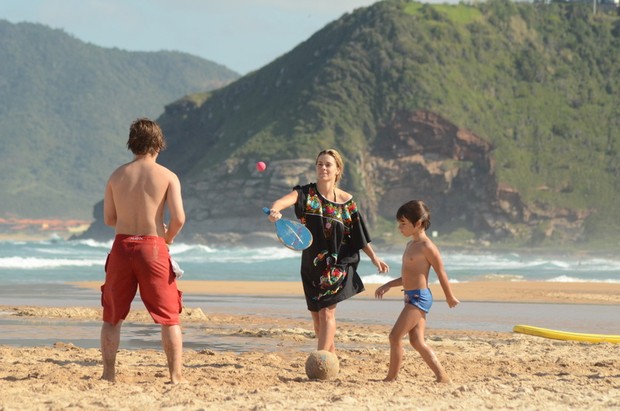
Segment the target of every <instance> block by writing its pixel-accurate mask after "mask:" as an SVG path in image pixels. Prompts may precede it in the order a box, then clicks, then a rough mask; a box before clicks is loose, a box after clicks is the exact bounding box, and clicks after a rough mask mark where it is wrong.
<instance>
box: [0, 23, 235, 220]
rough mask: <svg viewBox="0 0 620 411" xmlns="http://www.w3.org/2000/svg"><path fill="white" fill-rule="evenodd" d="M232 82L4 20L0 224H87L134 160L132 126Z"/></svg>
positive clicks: (202, 69)
mask: <svg viewBox="0 0 620 411" xmlns="http://www.w3.org/2000/svg"><path fill="white" fill-rule="evenodd" d="M236 78H238V75H237V74H236V73H234V72H232V71H231V70H229V69H227V68H225V67H223V66H221V65H218V64H215V63H213V62H209V61H206V60H204V59H201V58H198V57H194V56H191V55H188V54H183V53H178V52H167V51H166V52H164V51H162V52H156V53H151V52H149V53H147V52H128V51H123V50H119V49H106V48H101V47H98V46H95V45H92V44H87V43H84V42H82V41H80V40H78V39H76V38H74V37H72V36H71V35H68V34H67V33H65V32H63V31H62V30H54V29H51V28H49V27H46V26H43V25H38V24H30V23H19V24H12V23H9V22H7V21H3V20H0V192H2V197H3V199H2V201H1V202H0V216H17V217H46V218H51V217H65V218H67V217H68V218H84V219H86V218H90V216H91V212H92V211H91V210H92V204H93V203H95V202H96V201H97V200H98V199H100V198H101V195H102V192H103V188H104V185H105V180H106V179H107V177H108V176H109V174H110V172H111V171H112V170H113V168H115V167H116V166H118V165H119V164H120V163H121V162H123V161H127V160H129V159H130V158H131V157H130V156H129V155H128V153H127V150H126V148H125V146H124V144H125V142H126V138H127V134H128V130H129V124H130V123H131V121H133V120H134V119H135V118H137V117H140V116H149V117H152V118H156V117H157V116H159V115H160V114H161V113H162V112H163V110H164V105H165V104H167V103H168V102H170V101H173V100H175V99H178V98H179V97H181V96H183V95H186V94H188V93H191V92H197V91H204V90H210V89H214V88H218V87H221V86H223V85H225V84H227V83H229V82H230V81H232V80H234V79H236Z"/></svg>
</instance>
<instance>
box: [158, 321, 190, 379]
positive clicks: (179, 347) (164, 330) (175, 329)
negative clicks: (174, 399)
mask: <svg viewBox="0 0 620 411" xmlns="http://www.w3.org/2000/svg"><path fill="white" fill-rule="evenodd" d="M161 342H162V344H163V346H164V352H165V353H166V358H167V359H168V371H169V372H170V381H172V383H173V384H179V383H182V382H185V381H186V380H185V378H183V335H182V333H181V326H180V325H162V326H161Z"/></svg>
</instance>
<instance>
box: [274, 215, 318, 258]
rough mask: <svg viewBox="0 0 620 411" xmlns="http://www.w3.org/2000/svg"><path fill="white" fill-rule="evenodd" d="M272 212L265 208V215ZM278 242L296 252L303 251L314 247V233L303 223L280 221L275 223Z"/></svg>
mask: <svg viewBox="0 0 620 411" xmlns="http://www.w3.org/2000/svg"><path fill="white" fill-rule="evenodd" d="M270 212H271V210H269V209H268V208H267V207H263V213H265V214H267V215H269V213H270ZM274 224H275V226H276V235H277V236H278V240H280V242H281V243H282V244H284V246H285V247H287V248H290V249H291V250H295V251H302V250H305V249H306V248H308V247H310V245H312V233H311V232H310V231H309V230H308V229H307V228H306V226H304V225H303V224H301V223H298V222H296V221H291V220H285V219H284V218H281V219H279V220H278V221H276V222H275V223H274Z"/></svg>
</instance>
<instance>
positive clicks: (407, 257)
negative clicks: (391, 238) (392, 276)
mask: <svg viewBox="0 0 620 411" xmlns="http://www.w3.org/2000/svg"><path fill="white" fill-rule="evenodd" d="M428 246H429V244H428V243H427V240H412V241H409V243H407V248H406V249H405V252H404V253H403V264H402V269H401V278H402V279H403V288H404V289H405V290H418V289H421V288H428V273H429V270H430V268H431V264H430V263H429V261H428V260H427V259H426V256H425V255H424V248H425V247H428Z"/></svg>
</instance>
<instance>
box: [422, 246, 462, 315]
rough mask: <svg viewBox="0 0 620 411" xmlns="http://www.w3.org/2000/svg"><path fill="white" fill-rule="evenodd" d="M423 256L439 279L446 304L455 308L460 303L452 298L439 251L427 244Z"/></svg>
mask: <svg viewBox="0 0 620 411" xmlns="http://www.w3.org/2000/svg"><path fill="white" fill-rule="evenodd" d="M423 250H424V256H425V257H426V259H427V260H428V262H429V263H430V264H431V266H432V267H433V270H435V273H436V274H437V278H439V284H441V288H442V290H443V293H444V295H445V296H446V302H447V303H448V305H449V306H450V308H452V307H456V305H457V304H458V303H460V301H459V300H458V299H457V298H456V297H455V296H454V294H453V293H452V288H451V287H450V281H448V274H447V273H446V270H445V268H444V266H443V261H442V259H441V254H439V250H438V249H437V247H436V246H435V244H432V243H430V244H428V245H426V246H425V247H424V248H423Z"/></svg>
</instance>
